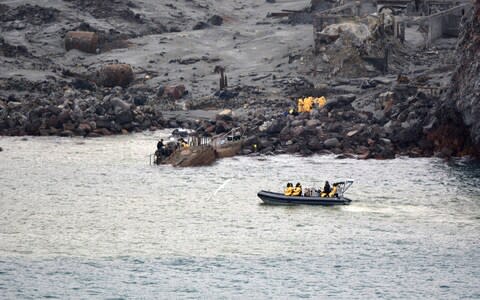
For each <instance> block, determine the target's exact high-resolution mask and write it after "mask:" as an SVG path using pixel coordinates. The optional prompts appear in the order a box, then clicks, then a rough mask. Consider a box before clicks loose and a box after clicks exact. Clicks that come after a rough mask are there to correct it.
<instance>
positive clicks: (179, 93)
mask: <svg viewBox="0 0 480 300" xmlns="http://www.w3.org/2000/svg"><path fill="white" fill-rule="evenodd" d="M185 91H186V89H185V86H184V85H183V84H177V85H169V86H166V87H165V91H164V93H165V94H166V95H167V96H168V97H170V98H172V99H176V100H177V99H180V98H182V97H183V95H184V94H185Z"/></svg>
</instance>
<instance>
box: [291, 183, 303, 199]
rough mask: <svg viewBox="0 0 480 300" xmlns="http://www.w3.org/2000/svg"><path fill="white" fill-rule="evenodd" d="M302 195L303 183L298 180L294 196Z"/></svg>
mask: <svg viewBox="0 0 480 300" xmlns="http://www.w3.org/2000/svg"><path fill="white" fill-rule="evenodd" d="M301 195H302V185H301V184H300V182H297V184H296V185H295V189H293V193H292V196H301Z"/></svg>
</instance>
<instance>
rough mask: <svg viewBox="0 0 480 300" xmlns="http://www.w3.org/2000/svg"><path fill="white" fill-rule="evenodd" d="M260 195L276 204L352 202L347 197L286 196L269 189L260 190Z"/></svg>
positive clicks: (267, 201)
mask: <svg viewBox="0 0 480 300" xmlns="http://www.w3.org/2000/svg"><path fill="white" fill-rule="evenodd" d="M257 195H258V197H259V198H260V199H262V201H263V202H264V203H265V204H274V205H296V204H307V205H324V206H332V205H347V204H350V202H352V200H350V199H348V198H345V197H338V198H337V197H333V198H330V197H304V196H285V195H284V194H281V193H273V192H268V191H260V192H258V194H257Z"/></svg>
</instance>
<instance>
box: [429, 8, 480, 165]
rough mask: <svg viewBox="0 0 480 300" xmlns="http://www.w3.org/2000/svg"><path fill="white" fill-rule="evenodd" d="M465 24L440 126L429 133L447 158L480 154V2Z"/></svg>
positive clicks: (440, 112) (440, 116) (438, 116)
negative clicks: (449, 156)
mask: <svg viewBox="0 0 480 300" xmlns="http://www.w3.org/2000/svg"><path fill="white" fill-rule="evenodd" d="M474 7H475V9H474V13H473V14H472V16H471V17H470V18H469V20H468V21H467V22H465V24H464V27H463V31H462V36H461V37H460V40H459V44H458V49H457V54H458V61H457V68H456V70H455V72H454V73H453V75H452V81H451V85H450V89H449V90H448V92H447V94H446V98H445V99H444V104H443V105H442V107H440V108H439V110H438V112H437V118H438V121H439V122H438V123H437V126H435V130H433V131H431V132H430V133H429V136H430V138H431V139H432V140H433V141H434V143H435V145H436V148H437V149H438V150H440V151H446V152H447V153H445V154H447V155H454V156H463V155H477V156H478V154H479V153H480V0H475V2H474Z"/></svg>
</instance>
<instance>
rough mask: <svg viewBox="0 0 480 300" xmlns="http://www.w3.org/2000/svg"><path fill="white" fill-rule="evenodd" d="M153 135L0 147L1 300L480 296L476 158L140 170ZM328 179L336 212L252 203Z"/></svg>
mask: <svg viewBox="0 0 480 300" xmlns="http://www.w3.org/2000/svg"><path fill="white" fill-rule="evenodd" d="M165 135H166V132H156V133H142V134H137V135H128V136H117V137H108V138H101V139H77V138H74V139H64V138H28V140H26V141H25V140H22V139H21V138H5V137H4V138H0V146H2V147H3V148H4V151H3V152H1V153H0V213H1V214H0V298H2V299H13V298H29V299H38V298H42V297H47V298H61V299H65V298H74V299H92V298H98V299H119V298H120V299H121V298H125V299H126V298H155V299H170V298H192V299H198V298H223V299H231V298H233V299H245V298H250V299H264V298H275V299H277V298H280V299H284V298H312V299H318V298H329V297H332V298H344V299H352V298H362V299H365V298H384V299H392V298H400V299H405V298H416V299H418V298H432V299H438V298H444V299H452V298H472V299H473V298H480V287H479V286H480V279H479V278H480V252H479V251H478V247H479V242H478V240H479V233H480V165H479V164H478V163H475V162H466V161H455V162H450V163H448V162H445V161H442V160H438V159H408V158H399V159H395V160H384V161H375V160H367V161H363V160H350V159H347V160H336V159H334V158H333V157H329V156H313V157H308V158H302V157H296V156H287V155H282V156H275V157H236V158H230V159H223V160H220V161H218V162H217V163H216V164H215V165H213V166H211V167H201V168H188V169H174V168H172V167H170V166H150V165H149V163H148V154H150V152H152V149H153V148H154V147H155V145H156V140H157V138H159V137H161V136H165ZM340 178H353V179H355V184H354V185H353V186H352V188H351V190H349V191H348V193H347V194H348V196H349V197H350V198H351V199H353V200H354V201H353V202H352V204H351V205H349V206H342V207H310V206H294V207H276V206H267V205H262V204H261V201H260V199H259V198H258V197H257V196H256V193H257V192H258V191H259V190H262V189H266V190H281V189H282V188H283V186H284V185H285V183H286V182H293V183H296V182H297V181H300V182H301V183H302V184H303V186H304V187H308V186H317V187H318V186H323V183H324V181H325V180H330V181H334V180H336V179H340Z"/></svg>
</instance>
